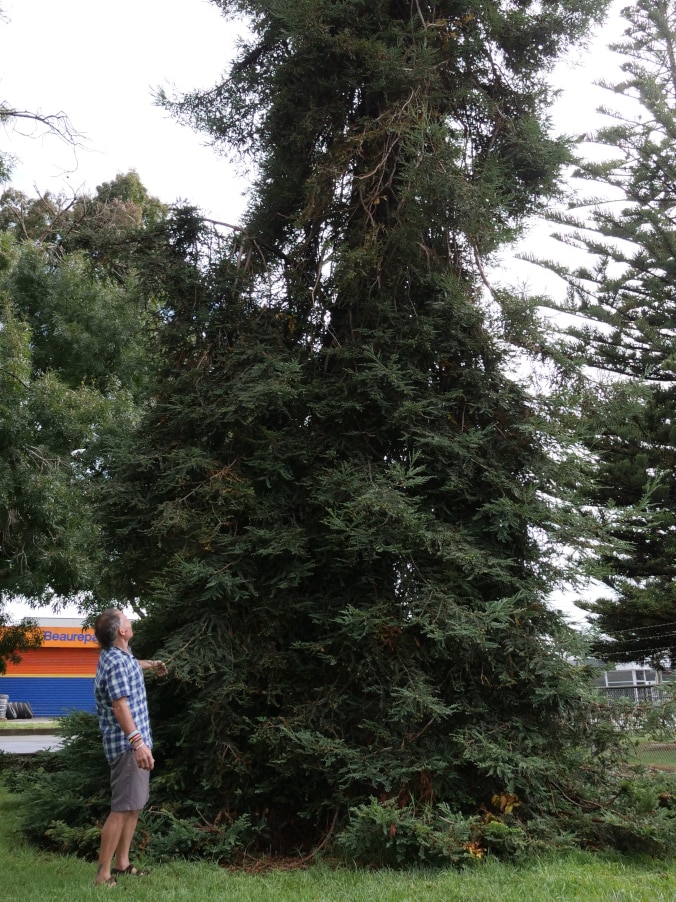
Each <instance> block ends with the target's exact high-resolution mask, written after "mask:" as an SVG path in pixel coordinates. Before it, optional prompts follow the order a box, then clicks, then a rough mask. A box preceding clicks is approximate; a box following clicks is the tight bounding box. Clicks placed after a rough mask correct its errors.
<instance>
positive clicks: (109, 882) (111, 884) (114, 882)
mask: <svg viewBox="0 0 676 902" xmlns="http://www.w3.org/2000/svg"><path fill="white" fill-rule="evenodd" d="M94 886H107V887H108V889H112V888H113V887H114V886H117V880H116V879H115V878H114V877H109V878H108V879H107V880H101V881H100V882H99V883H97V882H96V880H95V881H94Z"/></svg>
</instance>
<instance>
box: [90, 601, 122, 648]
mask: <svg viewBox="0 0 676 902" xmlns="http://www.w3.org/2000/svg"><path fill="white" fill-rule="evenodd" d="M121 613H122V612H121V611H119V610H118V609H117V608H108V610H107V611H103V612H102V613H101V614H99V616H98V617H97V618H96V620H95V621H94V634H95V635H96V638H97V639H98V640H99V645H100V646H101V648H112V646H113V645H114V644H115V640H116V639H117V634H118V631H119V629H120V623H121V622H122V621H121V620H120V614H121Z"/></svg>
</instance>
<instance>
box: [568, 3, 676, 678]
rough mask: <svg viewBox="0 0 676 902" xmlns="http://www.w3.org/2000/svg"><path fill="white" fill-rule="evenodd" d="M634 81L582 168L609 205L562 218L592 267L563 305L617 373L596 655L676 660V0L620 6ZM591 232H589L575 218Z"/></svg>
mask: <svg viewBox="0 0 676 902" xmlns="http://www.w3.org/2000/svg"><path fill="white" fill-rule="evenodd" d="M623 14H624V16H625V18H626V19H627V23H628V24H627V29H626V32H625V38H624V40H623V41H621V42H620V43H619V44H617V45H616V46H614V48H613V49H614V50H616V51H617V52H619V53H621V54H622V56H623V62H622V70H623V72H624V78H623V79H622V80H621V81H619V82H618V83H617V84H606V85H605V87H607V88H608V89H609V91H612V93H613V94H614V95H615V97H614V102H613V105H612V107H611V108H605V109H604V110H603V112H604V113H605V114H606V115H607V116H608V117H610V121H609V124H608V125H606V126H605V127H603V128H602V129H600V130H599V131H598V132H597V133H596V135H594V136H593V140H594V141H595V142H596V143H597V144H598V145H602V146H603V147H604V149H605V151H606V155H605V156H606V159H605V160H603V161H602V162H588V161H585V162H583V163H582V164H581V167H580V170H579V172H578V175H580V176H582V177H584V178H585V179H588V180H589V181H590V183H591V184H592V185H594V186H595V188H596V191H597V197H598V196H599V194H600V193H601V192H600V191H599V189H600V188H601V187H603V188H605V189H607V188H610V189H611V192H610V194H609V193H608V192H607V190H606V191H605V195H606V196H608V197H612V200H611V201H609V202H605V203H601V202H599V203H598V204H597V205H595V207H594V210H593V215H592V217H591V218H590V219H587V218H585V217H583V216H582V215H580V214H579V213H575V212H574V213H573V214H572V215H567V216H566V215H564V216H562V217H560V218H561V221H562V222H563V223H564V224H566V225H569V226H573V227H576V230H575V231H573V233H572V234H569V235H568V238H567V240H568V241H569V242H570V243H572V244H574V245H576V246H578V247H580V248H582V249H584V250H587V251H589V252H590V254H591V255H593V259H594V260H595V263H593V264H590V265H587V266H584V267H581V268H580V269H578V270H576V271H574V272H569V273H567V274H566V278H567V279H568V281H569V283H570V286H571V291H570V293H569V297H568V302H567V305H566V310H567V311H568V312H572V313H574V314H575V315H576V319H577V321H578V322H580V323H582V325H581V326H580V327H579V328H577V329H575V330H574V331H573V334H574V336H575V337H576V339H577V341H578V344H577V348H576V349H575V350H574V351H573V353H574V354H576V356H578V357H579V359H582V360H584V361H585V362H586V363H587V364H588V366H590V367H593V368H594V370H595V371H596V372H597V373H599V372H600V373H605V374H609V380H608V382H607V386H606V398H607V403H605V404H603V405H600V406H597V407H596V409H595V410H594V411H591V413H592V416H591V418H590V422H589V437H588V441H589V443H590V447H591V448H592V450H593V451H594V452H595V453H596V454H597V455H598V461H599V469H598V473H597V480H596V486H595V489H594V501H595V502H596V503H597V504H600V505H601V506H602V507H601V509H602V510H603V511H604V513H603V516H604V519H605V520H606V523H607V525H608V526H609V527H610V529H611V532H613V533H614V534H615V537H616V539H617V540H618V544H616V546H615V550H612V547H611V549H610V550H607V551H606V552H605V553H604V554H603V555H602V559H601V561H600V563H601V570H600V573H601V575H602V576H603V578H604V579H605V580H606V582H607V583H608V584H609V585H610V586H611V588H612V589H613V590H614V591H613V594H612V595H611V596H610V597H605V598H601V599H600V600H599V601H597V602H595V603H594V604H593V605H592V610H593V611H594V612H595V613H596V614H597V615H598V618H597V626H598V629H599V631H600V634H601V635H602V636H605V637H606V638H605V639H604V640H602V641H600V643H599V648H598V653H599V654H601V655H604V656H606V657H610V658H613V659H615V660H624V661H641V660H648V661H652V662H653V663H654V664H656V665H658V666H669V665H670V663H671V661H672V660H673V659H674V655H675V653H676V425H675V423H674V407H675V404H676V357H675V351H676V343H675V338H674V336H675V334H676V333H675V327H676V303H675V302H676V295H675V291H676V288H675V286H676V264H675V260H674V254H675V250H676V227H675V218H674V216H675V210H676V193H675V191H674V189H675V186H676V152H675V151H674V146H675V144H674V142H675V141H676V4H675V3H674V2H673V0H638V2H636V3H635V4H634V5H633V6H629V7H627V8H626V9H625V10H624V12H623ZM580 226H582V227H584V231H579V227H580Z"/></svg>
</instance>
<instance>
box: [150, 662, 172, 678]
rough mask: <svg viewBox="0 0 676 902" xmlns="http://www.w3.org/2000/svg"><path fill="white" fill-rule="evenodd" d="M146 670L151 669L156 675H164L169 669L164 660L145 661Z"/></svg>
mask: <svg viewBox="0 0 676 902" xmlns="http://www.w3.org/2000/svg"><path fill="white" fill-rule="evenodd" d="M146 663H147V665H148V670H152V672H153V673H156V674H157V676H161V677H163V676H166V675H167V674H168V673H169V671H168V669H167V665H166V664H165V663H164V661H147V662H146Z"/></svg>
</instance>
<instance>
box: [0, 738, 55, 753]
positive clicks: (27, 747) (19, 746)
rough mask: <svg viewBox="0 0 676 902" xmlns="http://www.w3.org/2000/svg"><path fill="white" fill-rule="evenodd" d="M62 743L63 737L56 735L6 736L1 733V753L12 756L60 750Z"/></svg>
mask: <svg viewBox="0 0 676 902" xmlns="http://www.w3.org/2000/svg"><path fill="white" fill-rule="evenodd" d="M61 743H62V740H61V737H60V736H54V734H51V735H44V734H42V733H23V734H20V735H13V736H4V735H2V734H1V733H0V751H2V752H10V753H11V754H12V755H30V754H31V753H32V752H40V751H42V750H43V749H58V748H60V746H61Z"/></svg>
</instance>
